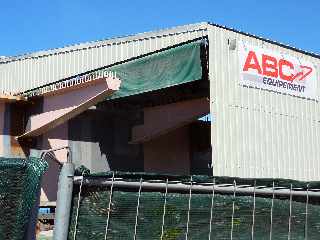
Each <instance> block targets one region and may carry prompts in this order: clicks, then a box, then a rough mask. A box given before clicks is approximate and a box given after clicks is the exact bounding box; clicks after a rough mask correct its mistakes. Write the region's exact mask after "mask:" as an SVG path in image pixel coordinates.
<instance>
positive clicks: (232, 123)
mask: <svg viewBox="0 0 320 240" xmlns="http://www.w3.org/2000/svg"><path fill="white" fill-rule="evenodd" d="M319 67H320V56H319V55H316V54H313V53H309V52H306V51H303V50H300V49H296V48H293V47H290V46H287V45H284V44H281V43H277V42H274V41H271V40H267V39H263V38H260V37H257V36H254V35H251V34H247V33H243V32H240V31H237V30H234V29H229V28H226V27H224V26H219V25H215V24H210V23H199V24H191V25H185V26H179V27H174V28H170V29H165V30H159V31H153V32H147V33H142V34H136V35H132V36H126V37H120V38H114V39H108V40H102V41H96V42H90V43H82V44H78V45H73V46H67V47H63V48H58V49H52V50H47V51H41V52H35V53H31V54H26V55H22V56H17V57H3V58H1V59H0V79H1V81H0V89H1V90H2V92H3V94H2V96H1V104H0V114H1V117H0V120H1V128H0V129H1V134H0V154H1V156H3V157H25V156H39V154H40V153H41V151H42V150H47V149H55V148H60V147H65V146H68V147H69V148H70V150H71V158H72V161H73V162H74V163H75V164H76V166H81V165H84V166H86V167H87V168H89V169H90V170H91V171H92V172H100V171H108V170H117V171H130V172H155V173H170V174H180V175H189V174H210V175H212V174H213V175H215V176H231V177H244V178H288V179H295V180H302V181H312V180H319V172H320V162H319V153H320V152H319V151H320V150H319V149H320V148H319V146H320V141H319V137H320V125H319V120H320V111H319V110H320V109H319V102H318V101H319V99H318V98H319V94H320V92H319V86H320V84H318V83H317V82H318V80H319V78H320V75H319ZM55 158H56V159H57V160H58V161H50V162H49V164H50V166H49V170H48V172H47V173H46V174H45V176H44V179H43V185H42V196H41V201H43V202H45V201H49V202H54V201H55V200H56V191H57V182H58V172H59V167H60V165H59V161H60V162H64V161H66V158H67V154H66V150H61V151H57V152H56V153H55Z"/></svg>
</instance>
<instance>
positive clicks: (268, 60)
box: [262, 54, 278, 78]
mask: <svg viewBox="0 0 320 240" xmlns="http://www.w3.org/2000/svg"><path fill="white" fill-rule="evenodd" d="M262 70H263V75H265V76H268V77H274V78H277V77H278V68H277V59H276V58H274V57H271V56H269V55H266V54H262Z"/></svg>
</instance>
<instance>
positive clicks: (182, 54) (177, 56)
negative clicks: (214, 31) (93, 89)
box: [108, 42, 202, 99]
mask: <svg viewBox="0 0 320 240" xmlns="http://www.w3.org/2000/svg"><path fill="white" fill-rule="evenodd" d="M200 45H201V42H192V43H188V44H184V45H182V46H179V47H175V48H172V49H169V50H165V51H162V52H159V53H154V54H152V55H149V56H145V57H142V58H139V59H136V60H132V61H129V62H127V63H123V64H120V65H116V66H113V67H111V68H109V69H108V70H110V71H114V72H116V74H117V77H119V78H120V79H121V81H122V83H121V86H120V90H119V91H117V92H116V93H114V94H113V95H112V96H110V97H109V98H108V99H115V98H120V97H126V96H131V95H135V94H140V93H144V92H149V91H154V90H159V89H162V88H167V87H171V86H174V85H179V84H182V83H187V82H191V81H195V80H200V79H201V77H202V67H201V59H200Z"/></svg>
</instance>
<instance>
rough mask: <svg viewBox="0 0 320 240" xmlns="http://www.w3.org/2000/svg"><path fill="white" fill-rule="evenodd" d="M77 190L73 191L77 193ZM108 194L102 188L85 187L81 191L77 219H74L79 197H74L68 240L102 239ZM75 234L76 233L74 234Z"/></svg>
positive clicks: (105, 222)
mask: <svg viewBox="0 0 320 240" xmlns="http://www.w3.org/2000/svg"><path fill="white" fill-rule="evenodd" d="M78 191H79V188H76V189H75V192H78ZM109 194H110V192H109V191H108V190H107V189H106V188H103V187H86V186H84V187H83V189H82V191H81V196H80V202H79V203H80V204H79V209H78V214H79V215H78V219H76V214H77V207H78V201H79V197H78V195H76V194H75V195H74V198H73V208H72V215H71V219H72V221H71V223H70V227H69V229H70V231H69V239H74V236H75V238H76V239H79V240H80V239H88V240H90V239H104V234H105V226H106V224H107V215H108V202H109ZM75 232H76V233H75Z"/></svg>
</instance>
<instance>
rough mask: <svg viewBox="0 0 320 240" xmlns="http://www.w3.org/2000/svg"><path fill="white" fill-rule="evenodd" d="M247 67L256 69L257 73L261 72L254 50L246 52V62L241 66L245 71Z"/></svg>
mask: <svg viewBox="0 0 320 240" xmlns="http://www.w3.org/2000/svg"><path fill="white" fill-rule="evenodd" d="M249 69H254V70H256V71H257V72H258V73H259V74H262V71H261V67H260V65H259V61H258V58H257V56H256V54H255V52H254V51H250V52H249V53H248V56H247V59H246V62H245V64H244V67H243V71H245V72H247V71H248V70H249Z"/></svg>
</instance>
